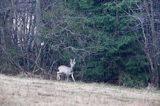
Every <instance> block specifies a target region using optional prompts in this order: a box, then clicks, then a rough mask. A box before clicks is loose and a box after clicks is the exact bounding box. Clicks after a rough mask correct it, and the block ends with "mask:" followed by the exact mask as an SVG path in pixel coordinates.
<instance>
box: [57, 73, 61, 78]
mask: <svg viewBox="0 0 160 106" xmlns="http://www.w3.org/2000/svg"><path fill="white" fill-rule="evenodd" d="M60 79H61V78H60V73H59V72H57V80H60Z"/></svg>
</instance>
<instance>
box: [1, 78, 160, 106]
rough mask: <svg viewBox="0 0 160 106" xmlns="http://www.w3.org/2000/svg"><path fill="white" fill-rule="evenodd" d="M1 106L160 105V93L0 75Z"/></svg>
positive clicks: (103, 85)
mask: <svg viewBox="0 0 160 106" xmlns="http://www.w3.org/2000/svg"><path fill="white" fill-rule="evenodd" d="M0 106H160V91H152V92H149V91H147V90H136V89H128V88H122V87H116V86H111V85H105V84H95V83H93V84H85V83H80V82H78V83H73V82H56V81H47V80H40V79H25V78H15V77H7V76H4V75H0Z"/></svg>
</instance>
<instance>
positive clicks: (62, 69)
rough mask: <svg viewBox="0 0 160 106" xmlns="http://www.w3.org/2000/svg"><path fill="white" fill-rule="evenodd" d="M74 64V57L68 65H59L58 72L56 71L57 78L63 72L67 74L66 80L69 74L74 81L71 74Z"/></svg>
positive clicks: (58, 78)
mask: <svg viewBox="0 0 160 106" xmlns="http://www.w3.org/2000/svg"><path fill="white" fill-rule="evenodd" d="M75 64H76V62H75V59H73V60H72V59H70V67H68V66H65V65H61V66H59V67H58V72H57V80H60V79H61V78H60V75H61V74H65V75H66V76H67V81H68V79H69V76H70V75H71V77H72V80H73V81H74V82H75V79H74V76H73V67H74V65H75Z"/></svg>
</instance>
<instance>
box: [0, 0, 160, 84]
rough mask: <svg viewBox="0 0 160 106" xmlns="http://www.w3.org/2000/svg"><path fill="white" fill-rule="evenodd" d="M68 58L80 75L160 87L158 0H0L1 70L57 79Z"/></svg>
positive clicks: (87, 78)
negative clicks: (60, 68) (60, 66)
mask: <svg viewBox="0 0 160 106" xmlns="http://www.w3.org/2000/svg"><path fill="white" fill-rule="evenodd" d="M70 58H75V59H76V62H77V63H76V66H75V68H74V75H75V77H76V80H80V81H85V82H107V83H112V84H117V85H123V86H129V87H146V86H147V84H148V83H149V82H150V83H151V84H152V85H153V86H155V87H158V86H159V84H160V77H159V76H160V66H159V64H160V1H159V0H1V2H0V60H1V61H0V72H1V73H3V74H9V75H17V74H21V73H26V74H28V75H29V73H30V74H32V75H40V76H41V77H42V78H45V79H54V76H56V72H57V71H58V70H57V67H58V66H59V65H61V64H65V65H69V59H70Z"/></svg>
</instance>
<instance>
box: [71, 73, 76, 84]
mask: <svg viewBox="0 0 160 106" xmlns="http://www.w3.org/2000/svg"><path fill="white" fill-rule="evenodd" d="M71 77H72V80H73V81H74V82H75V79H74V76H73V74H71Z"/></svg>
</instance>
